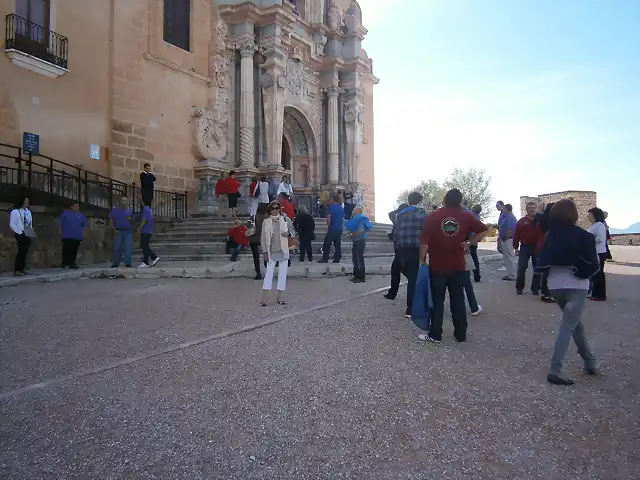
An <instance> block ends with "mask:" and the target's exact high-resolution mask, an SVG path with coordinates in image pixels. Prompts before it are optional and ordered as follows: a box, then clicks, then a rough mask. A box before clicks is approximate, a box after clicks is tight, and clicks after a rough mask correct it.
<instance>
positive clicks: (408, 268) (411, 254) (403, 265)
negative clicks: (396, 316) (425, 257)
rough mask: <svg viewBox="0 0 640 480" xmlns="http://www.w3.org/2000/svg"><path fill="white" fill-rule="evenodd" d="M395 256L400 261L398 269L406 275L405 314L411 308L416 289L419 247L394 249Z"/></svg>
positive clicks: (409, 311)
mask: <svg viewBox="0 0 640 480" xmlns="http://www.w3.org/2000/svg"><path fill="white" fill-rule="evenodd" d="M396 258H397V259H398V261H399V262H400V271H401V272H402V274H403V275H404V276H405V277H407V310H406V313H407V314H411V309H412V308H413V293H414V291H415V289H416V280H417V279H418V270H419V268H420V248H419V247H415V248H401V249H398V250H396Z"/></svg>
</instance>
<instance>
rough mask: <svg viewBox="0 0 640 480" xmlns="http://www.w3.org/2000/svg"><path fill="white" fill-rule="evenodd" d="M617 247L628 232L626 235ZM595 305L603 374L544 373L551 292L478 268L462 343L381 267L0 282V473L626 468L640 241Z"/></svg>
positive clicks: (492, 268)
mask: <svg viewBox="0 0 640 480" xmlns="http://www.w3.org/2000/svg"><path fill="white" fill-rule="evenodd" d="M629 248H632V247H629ZM638 253H640V251H638V250H630V249H616V250H614V256H616V257H617V259H619V260H620V263H619V264H610V265H607V273H608V288H609V298H610V301H609V302H607V303H602V304H593V303H590V304H589V305H588V306H587V310H586V313H585V324H586V329H587V334H588V337H589V340H590V342H591V344H592V347H593V350H594V352H595V353H596V355H597V357H598V360H599V362H600V364H599V366H600V369H601V374H600V375H599V376H596V377H588V376H586V375H584V374H583V373H582V372H581V363H580V359H579V357H578V356H577V354H576V352H575V347H574V346H572V347H571V350H570V353H569V356H568V361H567V365H566V370H567V373H568V374H569V375H570V376H571V377H572V378H573V379H574V380H575V381H576V385H575V386H573V387H559V386H554V385H550V384H548V383H547V382H546V381H545V377H546V370H547V368H548V363H549V356H550V349H551V346H552V344H553V341H554V338H555V337H554V334H555V331H556V328H557V325H558V321H559V310H558V309H557V307H556V306H555V305H546V304H543V303H542V302H540V300H539V299H537V298H535V297H533V296H531V295H524V296H522V297H517V296H516V295H515V294H514V290H513V289H514V287H513V283H506V282H503V281H501V280H500V278H501V277H502V273H501V272H497V271H496V270H497V268H498V267H499V266H500V264H499V263H497V262H490V263H487V264H485V265H484V266H483V272H484V276H483V282H482V283H480V284H476V293H477V296H478V298H479V301H480V303H481V304H482V305H483V306H484V308H485V313H484V314H483V315H481V316H479V317H470V318H469V322H470V330H469V336H468V342H467V343H464V344H458V343H456V342H455V341H454V340H453V337H452V326H451V322H450V321H449V320H448V317H446V318H445V333H444V342H443V343H442V344H440V345H432V344H425V343H422V342H420V341H419V340H418V339H417V333H418V331H417V329H416V328H415V327H414V326H413V323H412V322H411V321H410V320H407V319H405V318H404V316H403V312H404V290H401V294H400V296H399V297H398V299H397V300H396V301H389V300H386V299H384V298H382V293H383V292H384V288H383V287H385V286H386V285H387V284H388V278H386V277H385V276H382V275H377V276H371V277H370V278H369V280H368V282H367V283H366V284H362V285H354V284H351V283H350V282H349V281H348V280H347V278H345V277H331V278H327V276H325V277H324V278H292V279H291V280H290V282H289V286H288V292H287V294H288V295H287V299H288V300H289V304H288V305H287V306H284V307H283V306H278V305H276V304H275V297H274V301H273V302H272V305H269V306H268V307H266V308H260V307H259V306H258V304H257V302H258V300H259V294H260V288H261V284H260V282H256V281H253V280H251V279H248V278H230V279H206V278H202V279H195V278H194V279H186V278H156V279H151V278H149V279H143V278H138V279H120V278H113V279H95V280H93V279H86V280H79V281H61V282H55V283H32V284H25V285H19V286H14V287H9V288H0V312H1V317H0V342H1V345H2V348H1V349H0V359H1V361H2V364H3V367H4V368H3V369H2V372H1V373H0V416H1V418H2V423H1V427H0V428H1V434H0V478H3V479H31V478H44V479H76V478H77V479H94V478H95V479H239V480H248V479H295V480H301V479H318V480H320V479H323V480H324V479H338V478H344V479H347V478H349V479H473V480H484V479H487V480H496V479H519V480H521V479H536V480H539V479H545V480H555V479H558V480H560V479H562V480H570V479H576V480H578V479H603V480H615V479H621V480H622V479H624V480H628V479H632V478H638V472H639V471H640V451H639V450H638V444H637V442H638V438H639V437H638V435H639V425H638V414H639V413H640V397H639V392H640V368H639V367H640V361H639V360H640V350H638V347H637V346H638V344H639V343H640V329H639V328H638V327H639V326H640V313H639V312H640V298H639V296H638V292H640V258H637V256H638Z"/></svg>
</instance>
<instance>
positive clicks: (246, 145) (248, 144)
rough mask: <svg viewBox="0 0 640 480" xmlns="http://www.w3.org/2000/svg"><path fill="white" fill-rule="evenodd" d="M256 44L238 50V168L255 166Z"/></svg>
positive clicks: (246, 44) (242, 46)
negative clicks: (254, 85) (254, 72)
mask: <svg viewBox="0 0 640 480" xmlns="http://www.w3.org/2000/svg"><path fill="white" fill-rule="evenodd" d="M257 49H258V46H257V45H256V44H255V43H254V42H252V41H250V42H247V43H245V44H243V45H240V46H239V47H238V50H239V51H240V165H239V167H240V168H253V167H254V166H255V119H254V115H255V110H254V95H253V91H254V90H253V88H254V87H253V55H254V53H255V52H256V50H257Z"/></svg>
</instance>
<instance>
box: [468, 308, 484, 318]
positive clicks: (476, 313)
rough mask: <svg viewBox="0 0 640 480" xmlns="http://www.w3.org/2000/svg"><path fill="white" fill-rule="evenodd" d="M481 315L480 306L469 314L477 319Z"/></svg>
mask: <svg viewBox="0 0 640 480" xmlns="http://www.w3.org/2000/svg"><path fill="white" fill-rule="evenodd" d="M481 313H482V305H478V310H477V311H476V312H471V315H473V316H474V317H477V316H478V315H480V314H481Z"/></svg>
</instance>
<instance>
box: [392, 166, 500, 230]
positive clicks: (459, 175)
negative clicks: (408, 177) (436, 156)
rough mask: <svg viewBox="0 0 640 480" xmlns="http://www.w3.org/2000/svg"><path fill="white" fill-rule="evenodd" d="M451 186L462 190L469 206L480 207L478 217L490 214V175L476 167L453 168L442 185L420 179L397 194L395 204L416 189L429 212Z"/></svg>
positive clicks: (422, 204) (491, 206)
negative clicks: (480, 211)
mask: <svg viewBox="0 0 640 480" xmlns="http://www.w3.org/2000/svg"><path fill="white" fill-rule="evenodd" d="M452 188H457V189H458V190H460V191H461V192H462V195H464V198H465V199H466V200H467V201H468V202H469V207H472V206H473V205H480V206H481V207H482V213H481V214H480V218H482V219H485V218H487V217H488V216H489V215H490V214H491V211H492V210H491V209H492V208H493V195H492V193H491V177H489V176H487V174H486V172H485V171H484V169H476V168H471V169H469V170H462V169H460V168H454V169H453V171H452V172H451V174H450V175H449V176H448V177H447V179H446V180H445V181H444V183H443V184H442V185H440V184H439V183H438V182H436V181H435V180H426V181H422V182H420V183H419V184H418V185H417V186H416V187H414V188H411V189H409V190H405V191H404V192H402V193H401V194H400V195H399V196H398V199H397V201H396V204H397V205H400V204H401V203H405V202H406V201H407V198H408V197H409V194H410V193H411V192H414V191H418V192H420V193H421V194H422V196H423V197H424V199H423V200H422V203H421V206H422V207H423V208H424V209H425V210H427V211H428V212H430V211H431V206H432V205H438V206H440V204H441V203H442V199H443V197H444V195H445V193H446V192H447V190H451V189H452Z"/></svg>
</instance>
